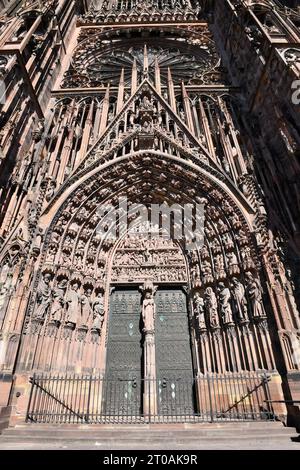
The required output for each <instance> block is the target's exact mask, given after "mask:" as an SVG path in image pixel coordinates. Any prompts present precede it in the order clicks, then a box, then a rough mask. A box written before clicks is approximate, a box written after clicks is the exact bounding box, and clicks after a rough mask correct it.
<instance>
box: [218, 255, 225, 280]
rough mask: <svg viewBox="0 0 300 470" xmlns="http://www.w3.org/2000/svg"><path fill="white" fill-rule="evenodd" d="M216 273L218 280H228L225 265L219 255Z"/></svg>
mask: <svg viewBox="0 0 300 470" xmlns="http://www.w3.org/2000/svg"><path fill="white" fill-rule="evenodd" d="M215 271H216V275H217V279H219V280H221V279H226V272H225V265H224V260H223V256H222V255H217V256H216V257H215Z"/></svg>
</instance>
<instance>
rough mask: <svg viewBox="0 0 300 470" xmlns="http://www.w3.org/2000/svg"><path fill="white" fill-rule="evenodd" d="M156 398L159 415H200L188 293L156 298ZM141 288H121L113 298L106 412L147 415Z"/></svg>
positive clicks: (162, 293)
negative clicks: (194, 371)
mask: <svg viewBox="0 0 300 470" xmlns="http://www.w3.org/2000/svg"><path fill="white" fill-rule="evenodd" d="M155 305H156V315H155V336H154V338H155V360H156V377H155V384H156V397H157V398H156V400H157V412H158V414H159V415H179V414H180V415H183V414H184V415H185V414H191V413H193V411H194V392H193V369H192V357H191V345H190V334H189V326H188V314H187V301H186V295H185V293H184V292H183V290H182V289H180V288H164V289H162V288H159V289H158V290H157V292H156V294H155ZM141 309H142V295H141V292H140V291H139V290H138V288H131V287H128V288H124V287H120V288H115V289H114V290H113V292H112V294H111V298H110V312H109V330H108V343H107V362H106V381H105V387H104V409H105V412H106V413H108V414H111V415H142V414H143V402H144V400H145V397H143V395H144V393H145V390H146V387H145V382H144V373H145V371H144V367H145V365H144V347H143V346H144V338H143V333H142V329H143V324H142V320H141Z"/></svg>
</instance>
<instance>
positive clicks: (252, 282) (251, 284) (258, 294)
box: [246, 272, 266, 318]
mask: <svg viewBox="0 0 300 470" xmlns="http://www.w3.org/2000/svg"><path fill="white" fill-rule="evenodd" d="M246 281H247V292H248V295H249V297H250V300H251V307H252V313H253V317H254V318H260V317H265V316H266V313H265V309H264V305H263V300H262V288H261V285H260V282H259V280H258V279H255V278H254V276H253V274H252V273H250V272H248V273H246Z"/></svg>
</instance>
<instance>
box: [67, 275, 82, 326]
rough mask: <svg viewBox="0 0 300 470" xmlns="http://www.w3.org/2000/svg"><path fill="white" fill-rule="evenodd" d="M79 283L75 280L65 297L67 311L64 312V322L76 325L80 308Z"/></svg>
mask: <svg viewBox="0 0 300 470" xmlns="http://www.w3.org/2000/svg"><path fill="white" fill-rule="evenodd" d="M78 287H79V285H78V284H77V282H74V284H73V285H72V286H71V289H70V290H69V292H68V294H67V298H66V302H67V313H66V322H67V323H73V324H74V325H76V323H77V319H78V313H79V309H80V295H79V293H78Z"/></svg>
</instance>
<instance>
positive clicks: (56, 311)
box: [51, 279, 67, 322]
mask: <svg viewBox="0 0 300 470" xmlns="http://www.w3.org/2000/svg"><path fill="white" fill-rule="evenodd" d="M66 287H67V279H62V280H61V281H59V283H58V284H57V286H56V288H55V289H54V291H53V304H52V308H51V318H52V320H54V321H56V322H61V321H62V320H63V315H64V309H65V300H64V295H65V291H66Z"/></svg>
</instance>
